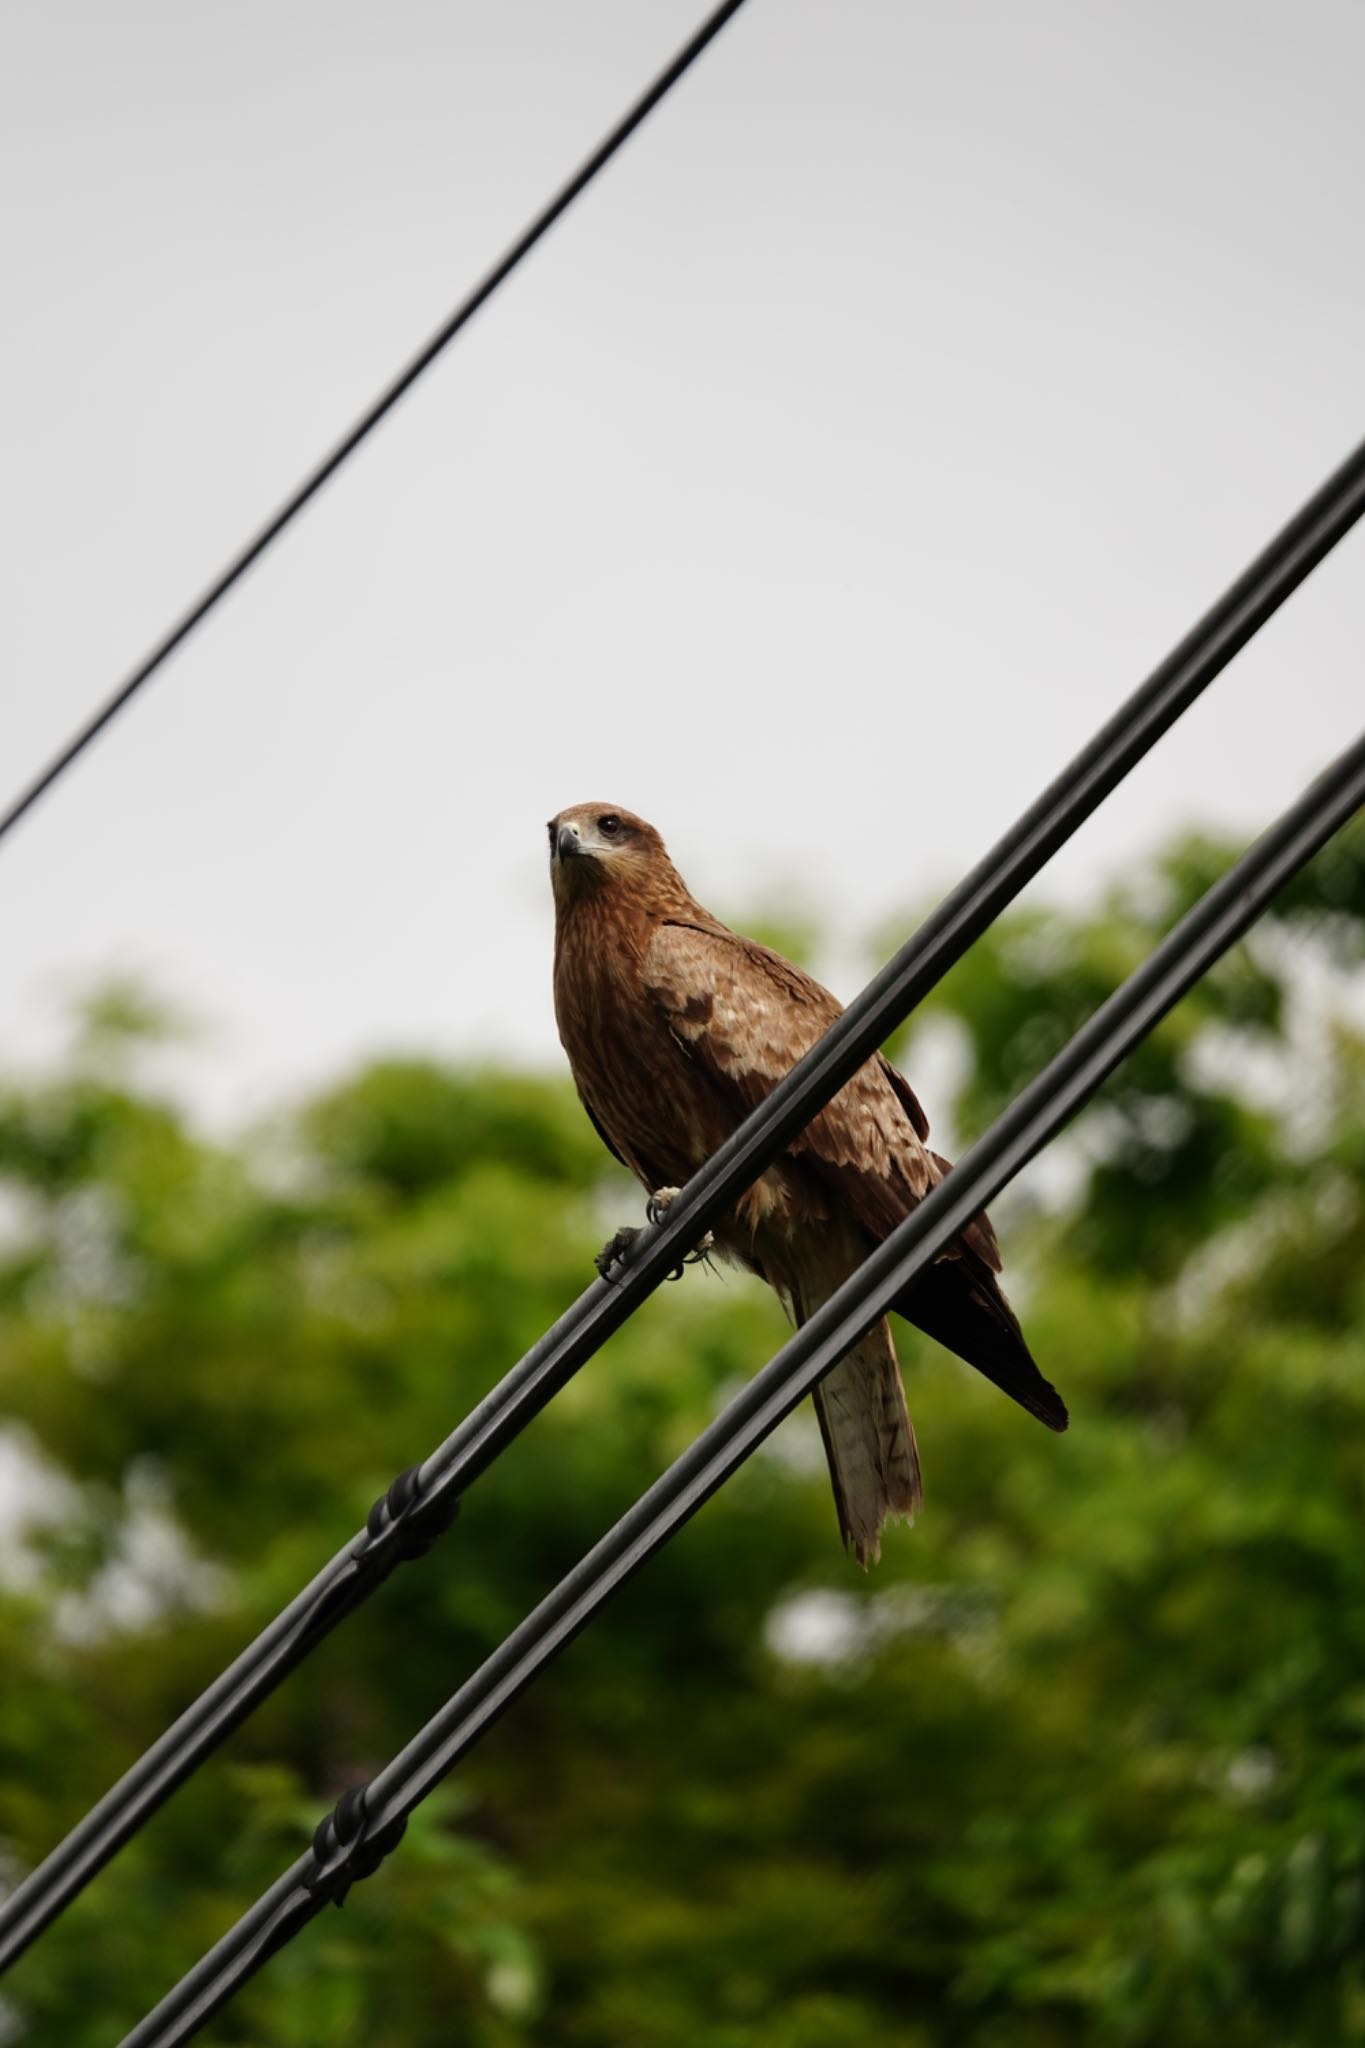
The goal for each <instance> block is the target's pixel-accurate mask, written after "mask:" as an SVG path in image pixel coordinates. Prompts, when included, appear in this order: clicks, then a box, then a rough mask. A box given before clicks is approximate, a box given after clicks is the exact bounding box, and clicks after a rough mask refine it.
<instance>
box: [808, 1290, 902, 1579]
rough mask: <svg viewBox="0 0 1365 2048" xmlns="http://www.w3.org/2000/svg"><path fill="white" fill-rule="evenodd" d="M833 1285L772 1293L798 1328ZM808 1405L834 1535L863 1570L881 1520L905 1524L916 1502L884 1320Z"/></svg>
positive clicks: (875, 1550) (876, 1550)
mask: <svg viewBox="0 0 1365 2048" xmlns="http://www.w3.org/2000/svg"><path fill="white" fill-rule="evenodd" d="M845 1277H846V1276H845V1275H844V1274H842V1273H841V1274H840V1275H839V1279H843V1278H845ZM838 1284H839V1281H838V1280H837V1279H833V1278H832V1277H831V1280H830V1284H828V1285H827V1286H821V1285H820V1284H818V1283H814V1282H813V1281H812V1278H811V1276H810V1275H809V1274H807V1275H804V1276H803V1281H802V1284H801V1286H800V1287H799V1288H786V1287H779V1288H778V1293H779V1295H780V1296H781V1298H782V1303H783V1306H784V1308H785V1309H786V1311H787V1314H788V1316H789V1317H790V1319H791V1321H792V1322H793V1323H794V1324H796V1325H797V1326H798V1327H799V1326H800V1325H801V1324H802V1323H804V1322H805V1321H806V1319H807V1317H808V1316H810V1315H811V1314H812V1313H813V1312H814V1311H815V1310H816V1309H817V1308H819V1307H820V1305H821V1303H822V1302H823V1301H825V1300H827V1299H828V1297H829V1295H830V1294H832V1293H833V1292H834V1288H835V1287H836V1286H837V1285H838ZM813 1399H814V1402H815V1415H816V1420H817V1421H818V1422H819V1424H820V1435H821V1437H822V1438H823V1440H824V1446H825V1456H826V1458H827V1459H828V1460H829V1476H830V1481H831V1484H832V1485H833V1488H834V1506H835V1511H836V1513H837V1514H838V1517H839V1533H840V1535H841V1536H842V1537H843V1539H844V1546H845V1548H846V1549H849V1550H851V1551H852V1552H853V1554H854V1556H855V1557H856V1558H857V1560H858V1562H859V1564H860V1565H862V1566H863V1567H864V1568H866V1566H867V1565H868V1564H870V1563H872V1562H874V1561H875V1559H876V1558H877V1557H878V1556H879V1555H880V1552H881V1533H882V1529H883V1527H884V1526H885V1524H886V1522H887V1520H888V1518H889V1517H890V1516H892V1515H904V1516H905V1517H906V1519H907V1521H913V1520H914V1518H915V1516H916V1514H917V1513H918V1512H919V1509H920V1506H921V1504H922V1502H923V1499H924V1489H923V1485H922V1483H921V1480H920V1466H919V1448H918V1446H917V1445H916V1443H915V1431H914V1427H913V1425H912V1423H911V1421H910V1415H909V1411H908V1409H907V1408H906V1405H905V1389H904V1387H903V1385H902V1384H901V1371H900V1366H899V1364H898V1362H897V1359H896V1347H895V1345H894V1343H893V1342H892V1338H891V1327H890V1325H889V1323H888V1322H887V1321H886V1319H885V1317H883V1318H882V1320H881V1322H879V1323H877V1324H876V1325H875V1326H874V1328H872V1329H871V1330H869V1331H868V1333H867V1335H866V1336H865V1337H862V1338H860V1339H859V1340H858V1342H857V1343H856V1344H855V1345H854V1347H853V1349H852V1350H851V1351H848V1352H845V1354H844V1356H843V1358H842V1359H840V1361H839V1363H838V1365H836V1366H835V1368H834V1370H833V1371H832V1372H830V1373H826V1375H825V1377H824V1379H823V1380H822V1381H821V1383H820V1385H819V1386H818V1387H816V1389H815V1391H814V1395H813Z"/></svg>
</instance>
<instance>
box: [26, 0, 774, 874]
mask: <svg viewBox="0 0 1365 2048" xmlns="http://www.w3.org/2000/svg"><path fill="white" fill-rule="evenodd" d="M743 5H744V0H724V4H723V5H722V6H719V7H717V8H716V9H715V10H714V11H713V12H712V13H711V14H709V15H708V16H707V17H706V19H705V21H704V22H703V23H702V25H701V27H700V28H699V29H698V30H697V32H696V34H695V35H694V36H693V37H692V38H691V40H690V41H689V42H687V43H684V45H683V47H682V48H681V49H680V50H679V51H678V53H677V55H676V56H675V57H674V58H673V59H672V61H671V62H670V63H668V64H666V65H665V67H664V69H663V70H662V71H661V72H660V73H659V75H658V77H657V78H656V79H655V80H654V82H653V84H652V85H650V86H648V87H647V88H646V90H645V91H644V92H643V93H642V94H641V95H640V97H639V99H637V100H636V101H635V103H634V105H633V106H632V107H630V108H629V109H628V111H627V112H626V113H624V114H623V115H622V116H621V119H620V120H619V121H618V122H617V123H616V125H615V127H614V128H612V129H611V130H610V131H609V132H608V133H607V134H606V135H605V136H604V137H603V139H602V140H601V142H599V143H598V145H597V147H596V149H595V150H594V151H593V152H592V154H591V156H589V157H588V158H586V159H585V161H584V162H583V163H582V164H580V165H579V167H578V169H577V170H576V171H575V172H574V174H573V176H572V177H571V178H570V179H569V180H568V182H567V184H564V185H561V186H560V188H559V190H558V192H556V193H555V195H554V197H553V198H552V199H550V200H548V201H547V202H546V204H545V205H544V206H543V207H542V208H541V210H540V212H539V213H538V214H536V216H535V218H534V219H533V220H532V221H531V223H530V225H529V226H528V227H526V228H524V229H523V230H522V232H521V234H520V235H518V237H517V239H516V241H515V242H513V243H512V244H511V246H510V247H509V248H508V249H506V250H505V251H504V252H503V254H502V255H501V256H500V257H499V258H498V260H497V262H496V263H495V264H494V265H493V267H492V269H491V270H489V271H487V272H486V273H485V275H484V276H483V277H482V278H481V279H480V280H479V282H478V283H477V284H476V285H475V286H474V288H473V290H472V291H470V292H469V293H468V294H467V295H466V296H465V297H464V298H463V299H462V300H461V301H460V303H459V305H458V306H457V307H456V308H455V310H454V312H452V313H451V314H450V315H449V317H448V318H447V319H446V320H444V321H443V322H442V324H441V325H440V326H439V327H438V328H437V329H436V332H435V333H434V334H433V335H432V336H431V337H430V339H429V340H427V341H426V342H424V343H423V345H422V347H421V348H419V349H418V351H417V353H416V355H415V356H413V357H412V358H411V360H410V361H409V362H407V363H405V364H404V366H403V368H402V369H401V370H400V371H399V372H398V374H397V375H396V376H395V377H394V378H393V379H392V380H391V382H390V383H388V384H386V385H385V387H384V389H383V390H382V391H381V392H380V394H379V396H378V397H377V398H376V399H375V400H374V402H373V403H372V404H371V405H370V406H368V407H367V408H366V410H365V411H364V412H363V413H362V414H361V416H360V418H359V419H358V420H357V421H356V422H355V424H354V425H353V426H351V427H349V428H348V429H347V431H346V432H345V433H344V434H343V435H342V437H341V439H340V440H339V441H338V442H336V444H335V445H334V446H333V447H332V448H331V450H330V451H329V452H328V453H327V454H326V455H324V456H323V458H322V460H321V461H320V462H319V463H318V464H317V465H316V467H315V468H313V469H311V470H310V471H309V472H308V475H307V476H306V477H305V478H304V479H303V482H302V483H301V484H299V485H298V487H297V489H295V490H294V491H293V492H292V493H291V494H290V496H289V497H288V498H286V499H285V501H284V503H283V504H282V505H281V506H279V507H278V509H277V510H276V511H275V512H273V513H272V514H271V516H270V517H269V518H268V519H267V520H266V522H265V524H264V525H263V526H261V527H259V528H258V529H257V531H256V532H255V533H254V534H253V535H252V537H251V538H250V539H249V540H248V541H247V542H246V544H245V545H244V546H243V547H242V548H241V549H240V550H239V551H238V553H237V554H235V555H234V556H233V557H232V560H231V561H230V562H229V563H228V565H227V567H226V568H225V569H223V570H222V571H221V572H220V574H219V575H218V576H216V577H215V578H214V580H213V582H212V583H210V584H209V585H208V587H207V589H205V590H203V591H202V592H201V593H200V595H199V596H198V597H196V598H195V600H194V602H193V603H192V604H191V605H190V606H189V607H188V609H187V610H185V611H183V612H182V613H181V614H180V616H179V618H177V619H176V620H175V621H174V622H173V624H172V625H171V626H169V627H168V628H167V630H166V632H165V633H164V634H163V635H162V637H161V639H160V640H158V641H157V643H156V645H155V646H154V647H153V648H152V650H151V652H150V653H149V654H147V655H145V656H144V657H143V659H142V660H141V661H140V662H139V663H138V666H137V667H136V668H135V669H134V670H133V671H132V673H131V674H130V675H128V676H126V677H125V678H124V680H123V681H122V682H121V683H120V684H119V686H118V688H117V689H116V690H115V691H114V693H113V695H112V696H111V697H109V698H108V699H107V700H106V702H105V703H103V704H102V705H101V706H100V707H99V709H98V710H97V711H96V712H94V713H93V715H92V716H91V717H90V718H89V719H88V720H87V721H86V723H85V724H84V725H83V726H81V727H80V729H79V731H77V732H76V733H74V734H73V735H72V737H71V738H70V739H69V740H68V741H67V743H66V745H65V746H64V747H63V748H62V750H61V752H60V753H58V754H56V755H55V756H54V757H53V759H52V760H51V761H49V762H48V764H47V766H46V767H45V768H43V769H42V770H41V771H40V772H39V774H37V775H36V776H35V777H34V779H33V780H32V781H31V782H30V783H29V784H28V785H27V787H26V788H25V789H24V790H22V791H21V793H20V794H19V796H17V797H16V798H15V800H14V802H13V803H12V804H11V805H10V807H9V809H8V810H7V811H5V812H4V814H3V815H2V816H0V839H3V838H4V836H5V834H6V833H7V832H11V831H12V830H13V829H14V827H15V826H16V825H17V824H18V823H19V820H20V819H21V818H22V817H24V816H25V815H26V813H27V812H28V811H30V810H31V809H32V808H33V806H34V804H36V803H37V801H38V799H39V797H41V796H42V795H44V793H45V792H46V791H47V790H49V789H51V787H52V785H53V783H54V782H56V781H57V779H58V778H59V777H60V776H62V775H64V774H65V773H66V770H67V769H68V768H69V767H70V766H71V765H72V763H73V762H74V761H75V760H76V759H77V758H78V756H79V755H81V754H83V753H84V752H85V750H86V748H87V747H88V746H89V745H90V744H91V742H92V741H93V740H95V739H97V738H98V736H99V735H100V733H102V732H103V731H104V729H105V727H106V726H107V725H108V724H109V723H110V721H111V720H112V719H114V718H116V717H117V715H118V713H119V712H120V711H122V709H123V708H124V706H125V705H126V704H127V703H129V702H130V700H131V699H132V698H133V697H135V696H136V695H137V692H138V691H139V690H140V689H141V688H142V686H143V684H144V683H147V682H150V681H151V679H152V677H153V676H154V675H155V674H156V671H157V670H158V669H159V668H160V667H161V666H162V664H163V663H164V662H165V661H166V660H167V659H168V658H169V657H170V656H171V655H172V654H173V653H174V652H175V650H176V648H177V647H179V646H180V645H181V643H182V642H183V641H184V640H187V639H188V638H189V636H190V634H191V633H192V632H193V631H194V630H195V628H196V626H198V625H200V624H201V623H202V621H203V620H204V619H206V618H207V617H208V615H209V613H210V612H211V611H212V610H213V609H214V607H215V606H216V605H217V604H218V603H219V601H220V600H221V599H222V598H224V597H226V596H227V594H228V592H229V591H230V590H231V589H232V587H233V585H234V584H235V583H238V582H239V581H240V580H241V578H242V577H243V576H245V574H246V572H247V570H248V569H250V568H251V567H252V566H253V564H255V563H256V562H257V561H259V559H260V557H261V556H262V555H263V554H264V553H265V551H266V549H267V548H268V547H270V545H271V544H272V542H274V541H275V540H277V539H278V538H279V536H280V535H281V534H282V533H283V532H284V529H285V528H286V527H287V526H288V525H290V524H291V522H292V521H293V520H294V519H296V518H297V516H298V514H299V513H300V512H302V510H303V508H304V506H305V505H307V504H308V503H309V501H310V500H311V499H312V498H314V497H316V496H317V493H318V492H319V491H320V490H321V489H322V487H323V485H324V484H325V483H326V482H327V481H328V480H329V478H331V477H333V476H334V475H335V474H336V472H337V470H339V469H340V467H341V465H342V463H343V462H345V461H346V459H347V457H348V456H350V455H352V454H354V452H355V450H356V449H357V448H358V447H359V446H360V444H361V442H362V441H363V440H365V439H366V437H367V436H368V435H369V434H371V433H372V432H373V430H374V429H375V428H376V427H377V426H378V425H379V423H380V421H381V420H382V419H383V418H384V417H385V416H386V414H388V413H389V412H391V411H392V410H393V408H394V406H395V405H397V403H398V401H399V399H400V398H402V397H403V395H404V394H405V392H407V391H408V390H410V388H411V387H412V385H414V384H415V383H416V382H417V379H418V378H419V377H420V376H421V375H422V373H423V371H424V370H427V369H429V368H430V367H431V365H432V364H433V363H434V362H435V360H436V358H437V357H438V356H439V355H440V354H441V353H442V352H443V350H445V349H446V348H447V347H448V346H449V344H450V343H451V342H452V341H453V340H454V339H455V337H456V335H457V334H458V333H459V332H460V330H461V328H463V327H465V326H467V325H468V323H469V321H471V320H472V319H473V317H474V315H475V314H476V313H477V312H478V311H479V309H480V307H482V306H484V305H486V304H487V302H488V300H489V299H491V298H492V296H493V294H494V292H495V291H497V289H498V287H499V286H500V285H501V284H503V283H505V281H506V280H507V279H508V278H509V277H510V276H511V274H512V272H513V271H514V270H515V269H516V268H517V266H518V265H519V264H520V262H521V261H522V259H523V257H525V256H529V254H530V253H531V251H532V249H534V247H535V246H536V243H537V242H538V241H540V239H541V237H542V236H543V235H544V234H546V233H547V232H548V230H549V229H550V228H552V227H553V226H554V224H555V222H556V221H557V220H558V219H559V217H560V215H561V214H563V213H565V212H567V211H568V209H569V207H570V206H572V205H573V202H574V200H575V199H577V197H578V195H579V193H580V192H583V191H584V190H586V188H587V187H588V186H589V185H590V184H591V183H592V181H593V179H594V178H595V177H596V176H597V174H598V172H599V171H601V170H603V169H604V168H605V167H606V165H607V164H608V163H610V161H611V159H612V158H613V157H614V156H615V155H616V153H617V151H618V150H619V149H620V148H621V146H622V145H623V143H625V142H627V141H628V140H629V138H630V137H631V136H632V135H633V134H634V133H635V130H636V129H637V128H638V127H639V126H640V124H641V122H642V121H644V120H645V119H646V118H647V117H648V115H649V114H651V113H652V112H653V110H654V108H655V107H656V106H658V104H659V102H660V100H662V99H663V98H664V97H665V95H666V94H667V93H668V92H670V91H671V90H672V88H673V87H674V86H675V85H676V84H677V82H678V80H679V79H680V78H681V77H682V76H683V74H684V72H686V71H688V70H690V69H691V67H692V65H693V64H694V63H695V62H696V60H697V58H698V57H699V56H700V55H701V53H702V51H703V50H704V49H705V48H706V47H707V45H708V44H709V43H711V42H713V41H714V39H715V37H716V36H717V35H718V34H719V33H720V31H721V29H723V28H724V26H725V24H726V22H728V21H729V20H730V18H731V16H732V15H735V14H738V12H739V10H740V8H741V7H742V6H743Z"/></svg>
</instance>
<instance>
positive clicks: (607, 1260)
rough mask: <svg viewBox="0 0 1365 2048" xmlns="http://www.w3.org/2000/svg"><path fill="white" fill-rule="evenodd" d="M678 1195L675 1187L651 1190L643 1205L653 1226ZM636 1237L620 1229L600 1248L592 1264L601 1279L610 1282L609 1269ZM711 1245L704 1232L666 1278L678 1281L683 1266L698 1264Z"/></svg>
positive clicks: (631, 1232) (713, 1243) (628, 1231)
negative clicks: (674, 1270)
mask: <svg viewBox="0 0 1365 2048" xmlns="http://www.w3.org/2000/svg"><path fill="white" fill-rule="evenodd" d="M680 1193H681V1189H679V1188H655V1190H654V1193H653V1194H652V1195H651V1196H650V1198H649V1200H648V1201H647V1202H646V1203H645V1215H646V1216H647V1217H648V1218H649V1220H650V1222H651V1223H654V1224H659V1223H662V1222H663V1220H664V1217H665V1216H666V1215H667V1214H668V1211H669V1209H670V1208H671V1206H672V1204H673V1203H674V1202H675V1201H676V1200H677V1197H678V1195H679V1194H680ZM639 1235H640V1233H639V1231H638V1230H632V1229H631V1228H630V1227H629V1226H627V1227H626V1228H624V1229H621V1230H618V1231H617V1233H616V1235H615V1237H613V1238H609V1239H608V1241H607V1243H606V1244H604V1245H603V1247H602V1249H601V1251H600V1252H599V1253H598V1254H597V1257H596V1258H595V1259H594V1261H593V1264H594V1265H595V1266H596V1268H597V1270H598V1272H599V1273H600V1274H601V1275H602V1278H603V1279H604V1280H610V1278H611V1274H612V1268H613V1266H615V1265H618V1264H619V1263H621V1262H622V1261H624V1260H625V1259H626V1258H627V1257H628V1256H629V1254H630V1249H631V1246H632V1245H633V1244H634V1243H635V1240H636V1238H637V1237H638V1236H639ZM715 1242H716V1241H715V1238H714V1237H713V1236H712V1235H711V1232H710V1231H709V1230H708V1231H707V1233H706V1235H705V1237H704V1238H703V1239H702V1240H701V1243H700V1244H699V1245H697V1246H696V1248H695V1249H694V1250H692V1251H690V1252H688V1253H687V1255H686V1257H685V1258H684V1259H683V1262H682V1265H681V1266H679V1267H678V1269H677V1271H676V1272H674V1273H670V1274H669V1276H668V1277H669V1279H670V1280H681V1279H682V1276H683V1267H685V1266H695V1265H698V1264H700V1262H701V1261H702V1260H703V1259H704V1258H705V1257H706V1256H707V1254H708V1252H710V1251H711V1250H712V1249H713V1248H714V1246H715Z"/></svg>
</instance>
